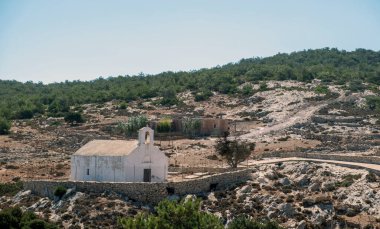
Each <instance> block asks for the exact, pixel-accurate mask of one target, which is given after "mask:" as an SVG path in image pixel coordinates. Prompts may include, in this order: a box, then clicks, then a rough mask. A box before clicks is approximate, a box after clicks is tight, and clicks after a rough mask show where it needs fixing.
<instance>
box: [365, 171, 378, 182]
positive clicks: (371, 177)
mask: <svg viewBox="0 0 380 229" xmlns="http://www.w3.org/2000/svg"><path fill="white" fill-rule="evenodd" d="M365 178H366V180H367V181H368V182H376V181H377V176H376V174H374V173H372V172H369V173H368V174H367V175H366V176H365Z"/></svg>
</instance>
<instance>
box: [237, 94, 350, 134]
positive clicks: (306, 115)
mask: <svg viewBox="0 0 380 229" xmlns="http://www.w3.org/2000/svg"><path fill="white" fill-rule="evenodd" d="M344 98H345V95H344V94H343V93H340V95H339V97H338V98H336V99H331V100H327V101H324V102H318V103H315V104H313V103H309V104H308V105H307V106H303V107H300V108H299V110H298V111H297V112H295V113H294V114H293V115H291V116H290V115H289V116H288V117H286V118H284V120H282V121H279V122H277V123H275V124H274V125H269V126H266V127H260V128H257V129H252V130H251V132H250V133H248V134H244V135H241V136H240V138H241V139H244V140H250V139H252V138H255V137H258V136H260V135H265V134H269V133H271V132H277V131H280V130H283V129H286V128H288V127H291V126H293V125H295V124H296V123H305V122H308V121H309V120H310V119H311V117H312V116H313V114H314V113H315V112H317V111H318V110H320V109H321V108H323V107H325V106H327V105H329V104H330V103H333V102H336V101H341V100H343V99H344Z"/></svg>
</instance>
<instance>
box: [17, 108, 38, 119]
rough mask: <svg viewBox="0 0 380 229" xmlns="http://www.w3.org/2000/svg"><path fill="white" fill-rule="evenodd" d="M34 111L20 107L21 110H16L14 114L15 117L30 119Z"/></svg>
mask: <svg viewBox="0 0 380 229" xmlns="http://www.w3.org/2000/svg"><path fill="white" fill-rule="evenodd" d="M33 116H34V113H33V111H32V110H30V109H28V108H22V109H21V110H19V111H17V112H16V114H15V118H16V119H30V118H33Z"/></svg>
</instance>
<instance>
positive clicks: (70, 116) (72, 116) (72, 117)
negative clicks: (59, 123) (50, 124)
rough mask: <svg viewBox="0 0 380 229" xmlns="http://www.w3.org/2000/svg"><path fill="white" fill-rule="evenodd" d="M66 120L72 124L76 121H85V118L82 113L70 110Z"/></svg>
mask: <svg viewBox="0 0 380 229" xmlns="http://www.w3.org/2000/svg"><path fill="white" fill-rule="evenodd" d="M64 119H65V122H68V123H70V124H74V123H83V122H84V118H83V117H82V115H81V114H80V113H77V112H69V113H67V114H66V115H65V118H64Z"/></svg>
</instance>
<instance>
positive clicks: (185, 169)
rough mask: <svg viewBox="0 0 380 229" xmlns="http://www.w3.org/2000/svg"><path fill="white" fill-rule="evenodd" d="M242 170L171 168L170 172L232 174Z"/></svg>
mask: <svg viewBox="0 0 380 229" xmlns="http://www.w3.org/2000/svg"><path fill="white" fill-rule="evenodd" d="M241 169H242V168H235V169H233V168H211V167H173V166H171V167H169V168H168V171H169V172H178V173H181V172H183V173H203V172H209V173H225V172H231V171H239V170H241Z"/></svg>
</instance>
